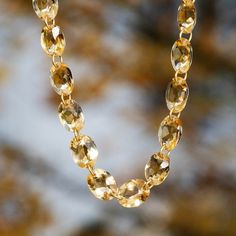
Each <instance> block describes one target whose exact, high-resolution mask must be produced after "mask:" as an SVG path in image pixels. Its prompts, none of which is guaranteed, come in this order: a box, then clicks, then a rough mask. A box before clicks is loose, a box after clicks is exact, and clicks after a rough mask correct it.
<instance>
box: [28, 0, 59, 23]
mask: <svg viewBox="0 0 236 236" xmlns="http://www.w3.org/2000/svg"><path fill="white" fill-rule="evenodd" d="M32 2H33V8H34V11H35V12H36V14H37V15H38V17H39V18H41V19H42V20H44V21H51V20H53V19H54V18H55V17H56V15H57V12H58V0H33V1H32Z"/></svg>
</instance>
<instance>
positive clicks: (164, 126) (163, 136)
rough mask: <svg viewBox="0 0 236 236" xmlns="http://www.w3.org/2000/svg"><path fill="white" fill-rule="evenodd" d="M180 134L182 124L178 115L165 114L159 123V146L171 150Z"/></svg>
mask: <svg viewBox="0 0 236 236" xmlns="http://www.w3.org/2000/svg"><path fill="white" fill-rule="evenodd" d="M181 135H182V124H181V121H180V119H179V118H178V117H176V116H174V115H173V116H167V117H166V118H165V119H164V120H163V121H162V123H161V125H160V128H159V131H158V137H159V142H160V143H161V146H162V147H163V148H164V149H165V150H167V151H171V150H173V149H174V148H175V147H176V145H177V144H178V142H179V140H180V137H181Z"/></svg>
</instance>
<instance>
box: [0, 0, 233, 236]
mask: <svg viewBox="0 0 236 236" xmlns="http://www.w3.org/2000/svg"><path fill="white" fill-rule="evenodd" d="M196 2H197V8H198V24H197V27H196V28H195V31H194V37H193V48H194V62H193V66H192V68H191V70H190V73H189V78H188V82H189V86H190V97H189V100H188V105H187V108H186V110H185V112H184V113H183V116H182V120H183V123H184V134H183V137H182V140H181V142H180V144H179V146H178V148H177V149H176V150H175V151H174V152H173V153H172V156H171V172H170V175H169V177H168V179H167V180H166V181H165V183H164V184H163V185H161V186H159V187H157V188H154V189H153V190H152V193H151V196H150V198H149V199H148V201H147V202H146V203H145V204H143V205H142V206H141V207H140V208H138V209H130V210H128V209H124V208H122V207H121V206H119V204H118V203H117V202H116V201H110V202H102V201H99V200H97V199H95V198H94V197H93V196H92V194H91V193H90V192H89V190H88V189H87V184H86V175H87V172H86V171H85V170H83V169H79V168H77V167H76V166H75V164H74V163H73V161H72V158H71V155H70V150H69V148H68V145H69V142H70V139H71V134H69V133H68V132H67V131H65V129H64V128H63V127H62V126H61V124H60V123H59V121H58V117H57V106H58V104H59V97H58V96H57V95H56V94H55V93H54V91H53V90H52V88H51V87H50V83H49V69H50V60H49V58H47V56H46V55H45V54H44V53H43V51H42V49H41V46H40V44H39V38H40V31H41V28H42V24H41V22H40V20H39V19H38V18H37V16H36V15H35V14H34V12H33V10H32V7H31V1H30V0H27V1H26V0H15V1H4V0H0V114H1V115H0V236H37V235H41V236H90V235H93V236H95V235H96V236H100V235H101V236H120V235H126V236H141V235H142V236H154V235H155V236H157V235H158V236H235V235H236V174H235V173H236V160H235V153H236V102H235V101H236V44H235V42H236V1H235V0H207V1H205V0H204V1H203V0H202V1H196ZM179 3H180V1H178V0H159V1H157V0H122V1H118V0H103V1H102V0H89V1H87V0H74V1H60V11H59V15H58V18H57V23H58V24H59V25H60V26H61V27H62V29H63V31H64V33H65V35H66V39H67V48H66V52H65V55H64V58H65V61H66V63H67V64H68V65H69V66H70V67H71V69H72V71H73V75H74V78H75V80H76V89H75V92H74V97H75V98H76V99H77V100H78V101H79V102H80V104H81V106H82V108H83V110H84V113H85V116H86V128H85V129H84V133H85V134H88V135H90V136H91V137H92V138H93V139H94V140H95V141H96V144H97V146H98V148H99V151H100V158H99V160H98V162H97V167H100V168H103V169H105V170H108V171H110V172H111V173H112V174H113V176H114V177H115V178H116V180H117V182H118V184H119V185H120V184H122V183H123V182H124V181H126V180H127V179H130V178H136V177H137V178H143V177H144V170H143V169H144V166H145V163H146V162H147V160H148V159H149V157H150V156H151V154H153V153H154V152H155V151H158V149H159V143H158V140H157V130H158V126H159V123H160V121H161V120H162V119H163V118H164V117H165V116H166V114H167V113H168V110H167V108H166V104H165V99H164V94H165V89H166V87H167V84H168V82H169V81H170V80H171V78H172V76H173V75H174V71H173V69H172V66H171V62H170V50H171V47H172V45H173V42H174V41H175V39H177V36H178V29H177V23H176V12H177V8H178V5H179Z"/></svg>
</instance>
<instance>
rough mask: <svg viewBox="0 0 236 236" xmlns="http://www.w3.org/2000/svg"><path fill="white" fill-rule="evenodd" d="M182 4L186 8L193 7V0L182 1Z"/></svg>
mask: <svg viewBox="0 0 236 236" xmlns="http://www.w3.org/2000/svg"><path fill="white" fill-rule="evenodd" d="M183 2H184V4H186V5H188V6H193V5H194V3H195V0H183Z"/></svg>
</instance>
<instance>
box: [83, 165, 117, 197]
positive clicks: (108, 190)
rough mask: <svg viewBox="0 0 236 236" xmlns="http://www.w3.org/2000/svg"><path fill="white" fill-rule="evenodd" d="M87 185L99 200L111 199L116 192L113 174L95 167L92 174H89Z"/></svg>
mask: <svg viewBox="0 0 236 236" xmlns="http://www.w3.org/2000/svg"><path fill="white" fill-rule="evenodd" d="M87 180H88V186H89V189H90V191H91V192H92V193H93V194H94V196H95V197H97V198H99V199H101V200H111V199H112V198H113V195H114V194H115V193H117V185H116V181H115V179H114V177H113V176H111V175H110V173H108V172H107V171H105V170H102V169H95V170H94V175H92V174H89V176H88V179H87Z"/></svg>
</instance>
